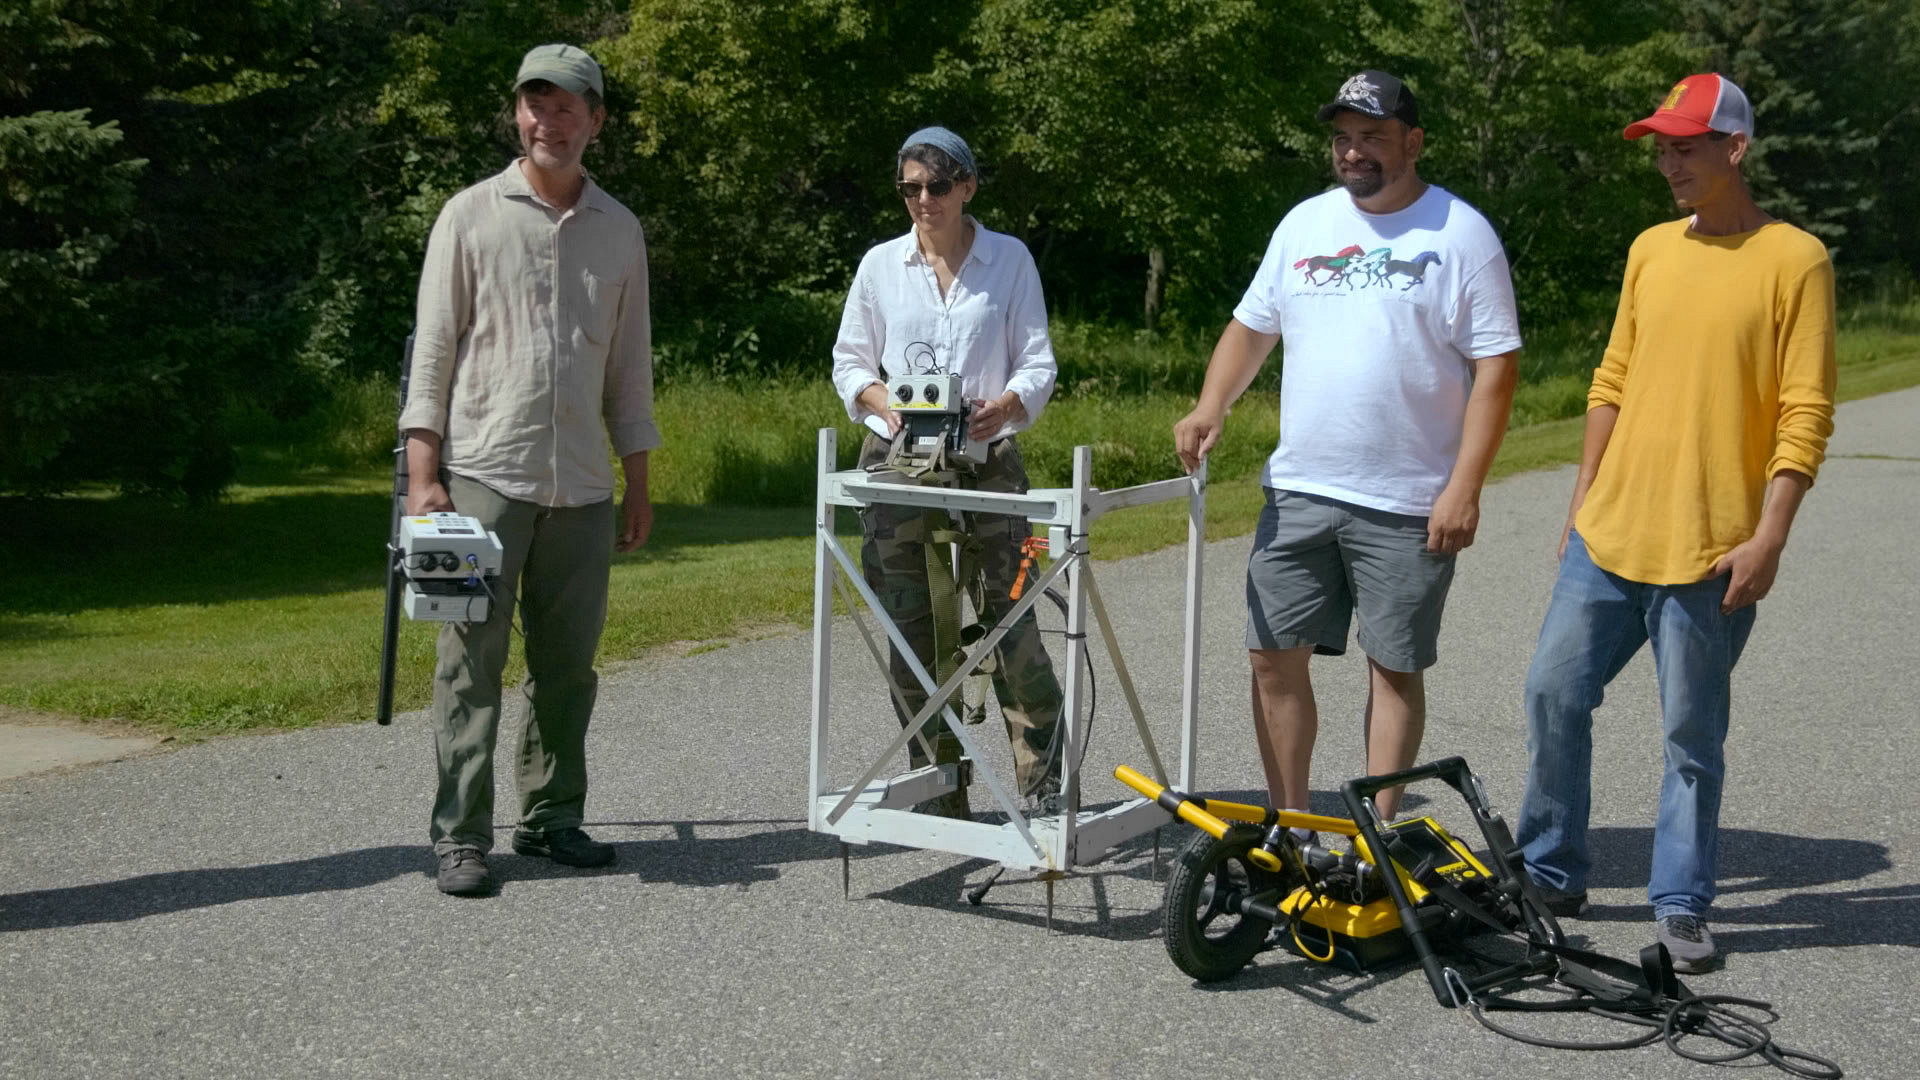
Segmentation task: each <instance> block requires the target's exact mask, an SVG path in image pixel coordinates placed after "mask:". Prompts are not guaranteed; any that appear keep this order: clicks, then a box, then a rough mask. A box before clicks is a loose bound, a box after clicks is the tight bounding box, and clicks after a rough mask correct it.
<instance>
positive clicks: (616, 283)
mask: <svg viewBox="0 0 1920 1080" xmlns="http://www.w3.org/2000/svg"><path fill="white" fill-rule="evenodd" d="M580 280H581V283H582V284H583V286H584V292H585V295H584V297H583V303H582V305H581V311H580V319H579V322H580V334H581V336H582V337H585V338H586V339H587V340H588V341H590V342H592V343H593V344H595V345H606V344H607V343H609V342H611V341H612V340H613V332H614V328H615V327H616V326H618V325H619V320H620V298H621V296H622V295H623V294H624V293H625V292H626V287H627V283H626V282H624V281H622V280H620V278H618V277H615V276H602V275H601V274H599V273H596V272H595V271H593V270H591V269H588V270H585V271H583V272H582V273H581V275H580Z"/></svg>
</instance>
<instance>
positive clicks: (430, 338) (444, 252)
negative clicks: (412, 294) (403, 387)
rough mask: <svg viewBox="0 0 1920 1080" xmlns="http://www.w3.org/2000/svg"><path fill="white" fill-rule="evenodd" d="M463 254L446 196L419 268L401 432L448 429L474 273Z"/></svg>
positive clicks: (455, 216) (443, 432)
mask: <svg viewBox="0 0 1920 1080" xmlns="http://www.w3.org/2000/svg"><path fill="white" fill-rule="evenodd" d="M468 255H469V252H468V250H467V245H466V243H465V240H464V238H463V237H462V236H461V233H460V225H459V221H458V214H457V212H456V208H455V205H454V201H453V200H450V201H449V202H448V203H447V205H446V206H445V207H442V208H441V210H440V216H439V217H438V218H437V219H435V221H434V223H433V232H432V233H431V234H430V235H429V236H428V238H427V256H426V260H425V262H424V263H423V264H422V266H421V269H420V292H419V296H418V297H417V299H416V301H415V305H414V329H413V360H412V366H411V368H410V374H409V376H408V381H407V403H406V407H405V408H404V409H402V410H401V413H400V430H402V431H411V430H413V429H415V428H420V429H423V430H426V431H431V432H433V433H434V434H436V435H441V436H444V435H446V433H447V403H448V394H449V392H450V388H451V386H452V383H453V369H454V364H455V362H456V360H457V358H458V357H459V354H460V346H461V343H462V339H464V338H465V336H466V334H467V330H468V328H469V327H471V326H472V320H473V274H472V270H471V268H470V267H469V266H468V265H467V260H468Z"/></svg>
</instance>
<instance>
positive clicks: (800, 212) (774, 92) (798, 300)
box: [601, 0, 975, 375]
mask: <svg viewBox="0 0 1920 1080" xmlns="http://www.w3.org/2000/svg"><path fill="white" fill-rule="evenodd" d="M965 25H966V12H965V8H964V5H935V6H933V7H928V6H925V5H920V4H910V3H904V2H858V0H797V2H791V3H765V2H757V0H636V2H635V3H634V5H633V9H632V18H631V23H630V27H629V29H628V30H627V31H626V32H625V33H624V34H622V35H620V36H618V37H615V38H612V39H610V40H607V41H605V42H604V43H602V46H601V56H602V59H603V61H604V62H605V63H606V64H607V68H608V72H609V74H610V75H611V76H612V77H614V78H617V79H618V80H619V81H620V82H621V84H622V85H623V86H624V87H626V88H627V89H628V92H629V93H630V94H631V98H630V100H629V103H628V104H627V105H625V107H624V109H623V112H622V120H623V126H622V132H621V136H622V137H623V138H624V139H625V140H627V142H628V147H629V149H630V150H631V153H632V155H633V157H634V160H633V161H632V162H631V166H630V169H629V170H628V171H627V172H625V173H624V174H623V176H622V179H623V181H624V182H625V183H626V184H627V185H628V186H629V187H630V189H631V190H632V191H633V192H634V194H635V197H636V202H635V203H634V204H633V205H635V208H636V210H637V211H638V212H639V213H640V215H641V217H642V219H643V220H644V221H645V223H646V226H647V237H648V251H649V258H650V260H651V271H652V276H653V281H654V291H655V294H656V298H657V299H656V310H657V311H658V312H659V313H660V319H659V321H660V323H661V324H662V325H661V333H660V335H659V337H660V347H661V352H662V354H663V355H662V369H663V370H664V371H665V372H666V373H667V374H668V375H672V374H674V373H676V372H678V371H683V370H684V371H717V372H728V371H731V372H742V371H758V370H770V369H775V368H781V367H789V366H795V365H809V364H817V363H819V362H820V361H821V359H822V358H824V357H825V355H826V353H827V348H828V346H829V345H830V344H831V341H832V333H833V328H834V326H835V325H836V324H837V313H838V310H839V307H840V303H841V301H842V300H843V299H844V298H845V295H846V288H847V283H848V282H849V281H851V280H852V277H853V269H854V266H855V265H856V264H857V262H858V261H859V258H860V255H861V253H862V252H864V251H865V250H866V248H867V247H868V246H870V245H872V244H873V243H875V242H877V241H878V240H880V239H881V238H883V237H885V236H888V235H896V234H898V233H899V232H901V231H903V230H904V228H905V222H904V218H903V216H902V215H901V213H900V209H899V203H898V200H897V199H896V198H895V196H894V195H893V193H892V191H891V190H890V186H891V182H892V179H893V166H894V151H895V150H896V149H897V148H898V146H899V140H900V139H901V138H902V137H903V136H905V135H906V134H907V133H909V132H910V131H912V130H914V129H915V128H917V127H920V126H923V125H925V124H928V123H944V124H947V125H949V126H952V127H954V128H956V129H959V130H961V131H963V132H967V131H968V130H969V128H970V126H971V125H972V123H973V120H974V117H975V113H974V111H973V106H972V102H971V100H970V97H969V95H968V94H967V92H966V89H965V87H964V86H959V87H956V86H955V85H953V83H952V82H951V81H950V80H949V79H947V78H946V77H945V76H946V75H947V74H948V73H947V72H945V71H943V70H941V68H940V61H941V59H942V57H943V56H944V55H945V51H944V50H945V49H946V48H947V46H948V45H949V44H950V43H951V42H952V41H953V40H955V39H956V38H957V36H958V34H959V33H960V32H961V30H962V29H963V28H964V27H965Z"/></svg>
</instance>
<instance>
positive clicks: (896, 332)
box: [833, 127, 1061, 818]
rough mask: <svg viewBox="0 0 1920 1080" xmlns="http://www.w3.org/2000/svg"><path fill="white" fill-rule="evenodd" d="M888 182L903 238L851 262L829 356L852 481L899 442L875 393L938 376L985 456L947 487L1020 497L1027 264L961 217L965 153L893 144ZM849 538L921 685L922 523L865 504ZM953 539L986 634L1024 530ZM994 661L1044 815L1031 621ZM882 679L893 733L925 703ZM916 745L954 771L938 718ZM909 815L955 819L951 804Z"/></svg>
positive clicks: (1041, 669) (1042, 665) (1034, 276)
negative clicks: (903, 220) (977, 576)
mask: <svg viewBox="0 0 1920 1080" xmlns="http://www.w3.org/2000/svg"><path fill="white" fill-rule="evenodd" d="M894 181H895V183H894V186H895V188H896V189H897V190H898V191H899V193H900V197H901V198H902V199H904V200H905V202H906V210H907V216H908V217H909V218H910V219H912V221H913V230H912V231H911V232H909V233H907V234H906V235H905V236H902V237H899V238H897V239H894V240H889V241H886V242H885V243H882V244H878V245H876V246H875V247H874V248H873V249H872V250H870V251H868V252H867V254H866V257H865V258H863V259H861V260H860V269H859V271H858V272H857V273H855V275H854V279H853V287H852V288H851V289H850V290H849V291H848V294H847V306H846V309H845V311H844V312H843V313H842V315H841V318H840V335H839V338H838V340H836V341H835V342H834V346H833V382H834V387H835V389H836V390H837V391H838V392H839V394H840V399H841V401H842V402H843V403H844V404H845V405H846V407H847V415H848V416H849V417H851V418H853V419H855V420H859V421H862V422H863V423H865V424H866V425H867V426H868V428H869V429H870V431H871V432H872V433H870V434H869V435H868V436H867V439H866V443H865V445H864V446H863V447H862V448H861V453H860V463H861V466H862V467H863V468H878V467H884V465H885V462H886V461H887V458H888V454H889V451H890V448H891V439H892V436H894V435H896V434H897V433H898V432H899V431H900V427H901V421H900V417H899V416H898V415H897V414H895V412H894V411H893V410H892V409H891V408H889V407H888V396H887V380H888V379H889V377H891V376H896V375H909V374H912V375H918V374H931V373H949V374H954V375H958V376H960V378H961V389H962V392H963V393H964V394H965V395H966V397H967V398H968V399H969V400H970V401H971V402H972V409H971V411H970V413H969V415H968V428H969V433H970V434H971V435H972V436H973V437H974V438H976V439H984V440H989V446H988V450H987V459H986V461H985V462H984V463H982V464H979V465H973V464H972V463H971V462H969V461H966V460H965V459H958V460H957V462H956V472H957V475H956V477H955V482H956V483H958V484H960V485H962V486H965V487H970V488H976V489H979V490H982V491H1025V490H1027V473H1026V468H1025V466H1024V465H1023V464H1022V463H1021V460H1020V449H1019V445H1018V443H1017V441H1016V439H1015V435H1016V434H1017V433H1018V432H1021V431H1025V430H1026V429H1027V428H1029V427H1031V426H1033V423H1034V421H1035V420H1036V419H1037V418H1038V417H1039V415H1040V412H1041V410H1042V409H1044V408H1045V407H1046V404H1047V399H1048V398H1049V397H1050V396H1051V395H1052V393H1053V383H1054V376H1055V365H1054V359H1053V343H1052V341H1051V340H1050V339H1049V338H1048V336H1047V309H1046V301H1045V299H1044V298H1043V297H1042V295H1041V292H1040V274H1039V271H1038V270H1037V269H1036V268H1035V266H1034V264H1033V256H1032V255H1031V254H1029V253H1028V251H1027V248H1026V245H1024V244H1022V243H1021V242H1020V241H1018V240H1016V239H1014V238H1013V237H1011V236H1007V235H1005V234H1002V233H996V232H993V231H992V230H990V229H988V228H986V227H985V226H983V225H981V224H980V223H979V222H978V221H976V220H975V219H974V218H973V217H972V216H970V215H969V214H967V213H966V205H967V203H968V201H969V200H971V199H972V198H973V196H974V194H975V193H976V192H977V191H978V190H979V172H978V169H977V167H976V166H975V164H974V159H973V152H972V150H971V149H969V148H968V146H967V144H966V141H965V140H963V139H961V138H960V136H958V135H956V134H954V133H953V132H951V131H948V130H947V129H946V128H942V127H930V128H924V129H922V130H920V131H916V132H914V133H913V134H912V135H910V136H908V137H907V140H906V142H905V143H904V144H902V146H901V147H900V152H899V154H898V156H897V159H896V162H895V171H894ZM880 432H885V435H884V436H883V435H881V434H880ZM901 480H902V481H903V482H911V481H908V480H907V479H906V478H905V477H904V476H902V477H901ZM942 516H944V515H942ZM861 522H862V527H863V532H864V541H863V543H862V545H861V551H860V553H861V563H862V567H863V573H864V575H865V577H866V579H867V583H868V584H869V585H870V586H872V587H873V590H874V592H875V593H876V594H877V595H878V596H879V597H880V601H881V604H882V605H883V606H884V607H885V608H886V610H887V613H888V614H889V615H890V616H891V617H892V618H893V620H894V621H895V622H896V623H897V624H898V625H899V627H900V630H901V632H902V634H903V635H904V636H905V637H906V638H907V640H908V641H909V642H911V643H912V645H913V648H914V652H915V653H917V654H918V655H919V658H920V660H921V662H922V663H923V664H925V666H926V668H927V670H929V671H934V670H936V669H935V665H934V662H933V651H934V646H933V641H934V626H933V609H932V599H931V594H930V592H929V590H928V585H927V559H926V551H925V544H926V539H927V535H928V515H927V512H926V511H923V510H918V509H915V508H912V507H904V506H894V505H888V504H880V505H876V506H873V507H870V508H869V509H867V510H866V511H865V512H863V513H862V515H861ZM966 524H967V530H966V531H967V532H968V534H969V535H970V536H972V537H973V539H974V540H975V541H976V542H977V545H978V556H979V564H980V568H981V573H982V576H983V577H984V579H985V596H986V608H987V610H986V611H984V612H982V613H981V618H982V621H983V622H985V623H986V624H987V625H992V624H993V623H994V622H996V621H997V620H998V618H999V613H1000V612H1001V611H1004V610H1006V608H1007V607H1009V606H1011V604H1010V601H1009V600H1008V598H1007V596H1008V592H1009V591H1010V590H1011V588H1012V585H1013V582H1014V579H1015V577H1016V576H1017V575H1018V573H1019V566H1020V558H1021V551H1020V545H1021V542H1022V541H1023V540H1025V539H1026V537H1027V536H1028V535H1029V533H1030V529H1029V527H1028V525H1027V522H1026V520H1025V519H1024V518H1019V517H1006V516H1002V515H998V514H971V515H968V521H967V523H966ZM996 657H997V659H998V663H997V665H995V669H994V671H993V688H994V696H995V697H996V698H997V699H998V700H999V702H1000V706H1001V714H1002V716H1003V717H1004V718H1005V720H1006V725H1007V736H1008V738H1009V740H1011V742H1012V744H1013V756H1014V766H1015V774H1016V780H1017V781H1018V784H1019V790H1020V793H1021V794H1022V795H1024V796H1027V797H1029V800H1030V805H1033V806H1036V807H1038V808H1039V809H1043V810H1051V809H1053V808H1052V807H1051V806H1049V805H1046V803H1048V802H1049V801H1050V799H1049V797H1050V796H1053V795H1055V794H1056V793H1057V792H1058V791H1059V776H1058V769H1059V758H1060V753H1059V749H1060V748H1059V746H1058V738H1057V735H1058V732H1059V726H1058V723H1059V718H1060V701H1061V694H1060V684H1059V681H1058V679H1056V678H1055V676H1054V672H1053V664H1052V662H1051V661H1050V660H1049V659H1048V657H1047V652H1046V648H1045V646H1044V645H1043V644H1042V643H1041V640H1040V633H1039V629H1038V627H1037V626H1036V625H1035V623H1034V619H1033V616H1032V615H1031V614H1029V615H1028V616H1027V617H1026V618H1025V619H1023V620H1021V621H1020V623H1018V624H1016V625H1015V626H1014V627H1013V628H1012V629H1011V630H1010V631H1009V632H1008V633H1007V635H1006V636H1005V637H1004V638H1002V639H1001V643H1000V647H999V648H998V650H996ZM890 668H891V672H892V677H893V681H894V685H895V686H897V687H898V688H899V689H900V691H901V695H900V697H899V698H896V699H895V700H894V711H895V712H896V713H898V714H899V717H900V722H901V723H902V724H905V723H906V722H907V721H908V720H909V719H911V718H912V715H913V713H915V712H918V711H919V709H920V708H921V707H922V706H923V705H925V704H926V700H927V695H926V693H925V691H924V690H923V689H922V688H921V686H920V685H919V683H918V681H917V680H915V678H914V677H913V675H912V673H911V671H910V670H909V669H908V667H907V666H906V664H905V662H904V661H903V659H902V658H901V657H900V656H898V655H897V654H896V655H893V656H892V657H891V664H890ZM956 696H957V695H956ZM903 699H904V700H903ZM903 706H904V708H905V710H907V711H902V709H903ZM926 734H927V737H928V740H929V741H930V742H932V743H933V744H934V749H935V758H934V760H935V761H939V762H946V761H956V760H958V759H959V755H960V747H959V743H958V740H956V739H954V737H953V736H952V735H951V734H948V733H947V732H946V725H945V724H944V723H943V722H941V721H940V720H939V718H938V717H936V718H935V719H934V720H933V721H930V722H929V723H928V725H927V727H926ZM908 746H909V748H910V754H911V756H912V759H913V764H914V765H915V766H916V767H918V766H922V765H925V764H926V761H925V759H924V756H923V751H922V749H921V747H920V743H919V740H917V739H916V740H914V741H912V742H910V743H909V744H908ZM919 809H921V810H924V811H927V812H932V813H939V814H943V815H945V816H948V817H958V818H965V817H968V816H969V811H968V807H967V792H966V788H965V787H964V786H963V787H961V788H959V789H958V790H956V791H954V792H952V793H951V794H950V795H948V796H944V797H942V798H940V799H935V800H932V801H931V803H929V804H923V805H922V806H921V807H920V808H919Z"/></svg>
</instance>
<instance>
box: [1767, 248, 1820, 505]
mask: <svg viewBox="0 0 1920 1080" xmlns="http://www.w3.org/2000/svg"><path fill="white" fill-rule="evenodd" d="M1779 333H1780V341H1781V348H1780V371H1779V379H1780V416H1779V420H1778V421H1776V422H1775V424H1774V445H1773V457H1772V458H1771V459H1770V460H1768V462H1767V476H1768V478H1769V479H1771V478H1772V477H1773V476H1774V475H1775V474H1777V473H1779V472H1780V471H1781V470H1782V469H1792V470H1794V471H1796V472H1801V473H1805V474H1806V475H1807V478H1808V479H1809V480H1811V479H1813V477H1814V475H1815V474H1816V473H1817V472H1818V471H1819V469H1820V465H1821V463H1822V462H1824V461H1825V460H1826V458H1827V439H1828V437H1829V436H1831V435H1832V434H1833V394H1834V384H1835V381H1836V380H1835V368H1834V355H1833V350H1834V311H1833V264H1832V263H1831V262H1829V261H1827V260H1826V259H1821V260H1820V261H1819V262H1818V263H1816V264H1814V265H1813V266H1812V267H1810V268H1808V270H1807V271H1806V272H1805V273H1804V274H1801V275H1800V278H1799V280H1798V281H1796V282H1795V283H1794V285H1793V286H1791V287H1790V288H1789V289H1788V290H1787V292H1786V295H1785V296H1784V297H1782V302H1781V319H1780V329H1779Z"/></svg>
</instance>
